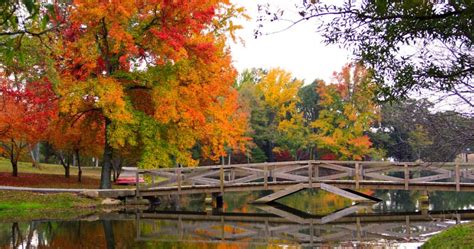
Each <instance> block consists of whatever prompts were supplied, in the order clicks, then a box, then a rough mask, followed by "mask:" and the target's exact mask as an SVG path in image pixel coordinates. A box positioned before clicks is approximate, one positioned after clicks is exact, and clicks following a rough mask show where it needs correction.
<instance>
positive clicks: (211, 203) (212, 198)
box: [204, 193, 224, 210]
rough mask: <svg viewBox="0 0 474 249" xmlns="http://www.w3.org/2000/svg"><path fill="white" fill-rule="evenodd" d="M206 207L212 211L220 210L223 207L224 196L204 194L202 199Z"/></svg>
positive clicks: (220, 194)
mask: <svg viewBox="0 0 474 249" xmlns="http://www.w3.org/2000/svg"><path fill="white" fill-rule="evenodd" d="M204 202H205V203H206V206H207V207H211V208H212V209H213V210H214V209H221V208H222V207H223V206H224V196H223V195H222V193H211V194H206V198H205V199H204Z"/></svg>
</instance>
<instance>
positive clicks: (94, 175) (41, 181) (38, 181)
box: [0, 157, 134, 189]
mask: <svg viewBox="0 0 474 249" xmlns="http://www.w3.org/2000/svg"><path fill="white" fill-rule="evenodd" d="M70 170H71V171H70V177H69V178H66V177H64V168H63V166H62V165H58V164H44V163H42V164H41V167H40V169H38V168H33V167H32V164H31V163H29V162H19V163H18V177H12V176H11V172H12V167H11V164H10V161H8V160H7V159H5V158H1V157H0V186H15V187H32V188H86V189H93V188H99V182H100V171H101V168H100V167H97V168H95V167H83V168H82V182H78V181H77V167H71V169H70ZM133 187H134V186H133V185H112V188H133Z"/></svg>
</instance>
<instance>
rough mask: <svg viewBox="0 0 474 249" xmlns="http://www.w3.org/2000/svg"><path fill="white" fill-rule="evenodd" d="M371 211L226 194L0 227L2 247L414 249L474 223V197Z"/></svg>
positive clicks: (450, 196)
mask: <svg viewBox="0 0 474 249" xmlns="http://www.w3.org/2000/svg"><path fill="white" fill-rule="evenodd" d="M367 193H368V194H371V195H373V196H376V197H378V198H380V199H382V200H383V201H382V202H379V203H377V204H374V205H360V204H358V205H353V203H351V201H349V200H347V199H345V198H341V197H338V196H335V195H333V194H329V193H327V192H324V191H321V190H311V191H310V190H305V191H301V192H299V193H296V194H294V195H291V196H289V197H285V198H283V199H281V200H279V201H278V204H275V205H271V206H268V205H260V206H256V205H249V204H247V203H249V202H251V201H252V200H255V199H257V198H258V197H259V196H263V195H265V193H253V194H249V193H239V194H226V195H225V196H224V206H223V208H222V209H212V208H211V207H206V205H205V204H204V196H199V195H197V196H192V197H187V198H182V199H180V200H177V199H170V200H164V201H162V203H161V205H159V206H158V207H150V208H149V209H147V210H135V209H133V210H130V209H129V210H122V211H120V212H116V213H110V214H106V215H100V216H91V217H84V218H82V219H80V220H74V221H49V220H36V221H31V222H24V223H8V224H5V223H3V224H0V248H313V247H321V248H333V247H336V248H417V247H418V246H420V245H421V244H422V243H423V242H424V241H425V240H426V239H428V238H429V237H430V236H432V235H433V234H435V233H437V232H440V231H442V230H444V229H447V228H448V227H450V226H452V225H454V224H456V223H460V222H465V221H468V220H471V219H474V194H471V193H454V192H434V193H430V197H429V199H430V203H429V205H428V204H426V203H422V202H421V201H420V200H421V199H422V198H421V193H420V192H416V191H375V192H373V191H367Z"/></svg>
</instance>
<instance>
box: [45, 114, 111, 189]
mask: <svg viewBox="0 0 474 249" xmlns="http://www.w3.org/2000/svg"><path fill="white" fill-rule="evenodd" d="M103 126H104V123H103V122H102V119H101V118H98V117H94V116H91V115H84V116H79V117H64V116H58V115H56V116H55V117H54V118H53V119H52V121H51V123H50V125H49V127H48V131H47V136H48V137H47V141H48V142H49V144H51V145H52V147H53V149H54V151H55V155H56V158H58V159H59V161H60V163H61V165H62V166H63V167H64V175H65V177H66V178H69V176H70V168H71V164H72V163H73V160H74V159H75V160H76V162H77V166H78V178H77V179H78V181H79V182H81V179H82V168H81V160H80V157H81V156H91V157H99V155H100V152H101V151H102V150H103V146H104V133H103Z"/></svg>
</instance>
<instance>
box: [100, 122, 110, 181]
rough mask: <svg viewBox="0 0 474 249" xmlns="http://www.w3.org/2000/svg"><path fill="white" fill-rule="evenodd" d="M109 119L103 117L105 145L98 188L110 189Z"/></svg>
mask: <svg viewBox="0 0 474 249" xmlns="http://www.w3.org/2000/svg"><path fill="white" fill-rule="evenodd" d="M110 124H111V121H110V119H108V118H105V146H104V165H103V166H102V171H101V175H100V188H101V189H110V188H111V187H112V183H111V181H110V178H111V177H110V174H111V170H112V153H113V148H112V146H110V144H109V138H108V136H109V135H108V134H107V133H108V130H109V127H110Z"/></svg>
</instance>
